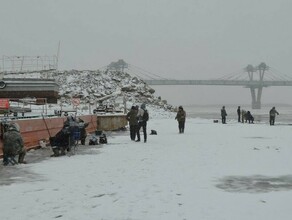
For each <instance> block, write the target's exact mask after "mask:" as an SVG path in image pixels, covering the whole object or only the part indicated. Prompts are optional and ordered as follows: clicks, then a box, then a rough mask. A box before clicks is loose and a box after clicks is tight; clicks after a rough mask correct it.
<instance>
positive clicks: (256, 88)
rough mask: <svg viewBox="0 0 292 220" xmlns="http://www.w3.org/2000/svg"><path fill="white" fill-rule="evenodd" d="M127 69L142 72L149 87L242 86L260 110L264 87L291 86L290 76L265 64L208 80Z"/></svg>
mask: <svg viewBox="0 0 292 220" xmlns="http://www.w3.org/2000/svg"><path fill="white" fill-rule="evenodd" d="M127 68H128V69H129V70H131V71H132V72H133V73H134V74H136V75H137V72H140V73H141V72H142V73H141V74H142V76H141V75H139V77H141V78H143V80H144V81H145V83H147V84H149V85H163V86H165V85H207V86H242V87H245V88H248V89H249V90H250V93H251V99H252V103H251V105H252V108H253V109H260V108H261V97H262V92H263V88H264V87H270V86H281V87H282V86H292V77H291V76H288V75H285V74H282V73H279V71H277V70H275V69H273V68H271V67H269V66H267V65H266V64H265V63H261V64H259V65H258V66H256V67H254V66H252V65H248V66H247V67H246V68H244V70H243V72H240V73H237V74H229V75H226V76H223V77H221V78H219V79H210V80H193V79H191V80H178V79H167V78H162V77H160V76H159V75H155V74H152V73H150V72H148V71H145V70H142V69H141V68H139V67H136V66H133V65H130V64H127Z"/></svg>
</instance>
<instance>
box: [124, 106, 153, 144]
mask: <svg viewBox="0 0 292 220" xmlns="http://www.w3.org/2000/svg"><path fill="white" fill-rule="evenodd" d="M126 118H127V120H128V121H129V126H130V138H131V140H132V141H136V142H140V141H141V137H140V129H141V128H142V130H143V136H144V143H146V142H147V121H148V120H149V113H148V110H147V109H146V105H145V104H144V103H143V104H142V105H141V106H140V108H139V106H138V105H136V106H132V108H131V110H130V111H129V112H128V114H127V117H126ZM136 138H137V139H136Z"/></svg>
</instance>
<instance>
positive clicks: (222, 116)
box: [221, 106, 227, 124]
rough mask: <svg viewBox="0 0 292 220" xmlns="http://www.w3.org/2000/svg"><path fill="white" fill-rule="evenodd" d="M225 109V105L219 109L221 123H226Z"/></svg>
mask: <svg viewBox="0 0 292 220" xmlns="http://www.w3.org/2000/svg"><path fill="white" fill-rule="evenodd" d="M226 116H227V113H226V110H225V106H223V107H222V109H221V118H222V124H226Z"/></svg>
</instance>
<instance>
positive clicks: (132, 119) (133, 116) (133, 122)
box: [126, 106, 138, 141]
mask: <svg viewBox="0 0 292 220" xmlns="http://www.w3.org/2000/svg"><path fill="white" fill-rule="evenodd" d="M137 112H138V111H137V109H136V107H135V106H132V108H131V110H130V111H129V112H128V114H127V117H126V118H127V120H128V121H129V127H130V138H131V140H132V141H135V138H136V133H137V132H136V130H137V126H138V120H137Z"/></svg>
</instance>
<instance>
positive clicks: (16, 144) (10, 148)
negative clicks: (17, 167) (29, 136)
mask: <svg viewBox="0 0 292 220" xmlns="http://www.w3.org/2000/svg"><path fill="white" fill-rule="evenodd" d="M25 154H26V149H25V147H24V143H23V139H22V137H21V134H20V129H19V125H18V124H16V123H11V124H10V125H9V126H8V130H7V131H6V132H5V133H4V136H3V165H4V166H6V165H8V164H9V158H13V159H14V157H15V156H17V155H18V161H17V162H18V163H26V162H25V160H24V157H25Z"/></svg>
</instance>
